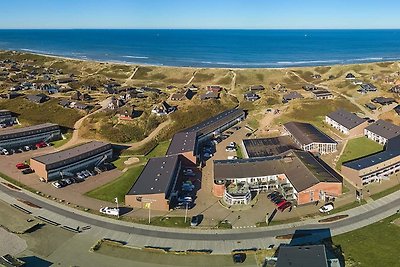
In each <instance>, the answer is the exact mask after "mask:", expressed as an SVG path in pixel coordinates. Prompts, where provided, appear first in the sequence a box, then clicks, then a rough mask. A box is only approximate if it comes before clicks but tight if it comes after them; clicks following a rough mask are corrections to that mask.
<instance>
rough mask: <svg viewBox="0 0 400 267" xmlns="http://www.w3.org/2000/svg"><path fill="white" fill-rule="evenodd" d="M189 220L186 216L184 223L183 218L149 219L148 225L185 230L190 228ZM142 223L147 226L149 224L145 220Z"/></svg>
mask: <svg viewBox="0 0 400 267" xmlns="http://www.w3.org/2000/svg"><path fill="white" fill-rule="evenodd" d="M190 219H191V217H190V216H188V217H187V218H186V222H185V217H155V218H152V219H151V221H150V224H151V225H156V226H163V227H177V228H186V227H189V226H190ZM142 223H145V224H148V223H149V222H148V221H147V220H146V221H142Z"/></svg>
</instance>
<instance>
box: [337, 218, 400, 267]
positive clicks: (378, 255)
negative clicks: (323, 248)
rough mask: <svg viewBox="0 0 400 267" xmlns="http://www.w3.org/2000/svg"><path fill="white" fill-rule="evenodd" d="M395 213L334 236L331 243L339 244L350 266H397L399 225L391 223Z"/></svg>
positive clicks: (399, 256)
mask: <svg viewBox="0 0 400 267" xmlns="http://www.w3.org/2000/svg"><path fill="white" fill-rule="evenodd" d="M399 218H400V214H395V215H393V216H390V217H388V218H386V219H383V220H381V221H379V222H377V223H374V224H371V225H368V226H366V227H363V228H360V229H357V230H354V231H351V232H348V233H345V234H341V235H338V236H334V237H333V238H332V240H333V243H334V244H335V245H337V246H341V248H342V250H343V252H344V256H345V259H346V261H348V262H351V264H346V266H347V265H349V266H350V265H351V266H399V262H400V254H399V252H398V249H399V247H400V238H399V236H400V227H399V225H396V224H393V223H391V222H392V221H394V220H396V219H399Z"/></svg>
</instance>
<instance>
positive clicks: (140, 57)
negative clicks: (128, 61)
mask: <svg viewBox="0 0 400 267" xmlns="http://www.w3.org/2000/svg"><path fill="white" fill-rule="evenodd" d="M122 57H125V58H142V59H148V58H149V57H144V56H122Z"/></svg>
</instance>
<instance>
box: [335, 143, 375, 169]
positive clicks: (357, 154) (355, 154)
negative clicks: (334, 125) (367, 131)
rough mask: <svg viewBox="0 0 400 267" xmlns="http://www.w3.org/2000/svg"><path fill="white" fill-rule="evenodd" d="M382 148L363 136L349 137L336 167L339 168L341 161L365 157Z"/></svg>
mask: <svg viewBox="0 0 400 267" xmlns="http://www.w3.org/2000/svg"><path fill="white" fill-rule="evenodd" d="M382 149H383V146H382V145H380V144H378V143H377V142H374V141H372V140H370V139H368V138H367V137H365V136H363V137H359V138H356V139H351V140H349V141H348V142H347V145H346V147H345V149H344V151H343V154H342V155H341V156H340V159H339V160H338V162H337V164H336V169H338V170H340V168H341V166H342V163H343V162H346V161H350V160H353V159H357V158H361V157H365V156H367V155H370V154H373V153H376V152H379V151H381V150H382Z"/></svg>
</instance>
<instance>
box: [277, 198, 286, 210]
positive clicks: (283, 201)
mask: <svg viewBox="0 0 400 267" xmlns="http://www.w3.org/2000/svg"><path fill="white" fill-rule="evenodd" d="M286 203H287V201H286V200H282V201H281V202H279V203H278V204H276V206H277V207H278V209H279V207H282V206H283V205H285V204H286Z"/></svg>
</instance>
